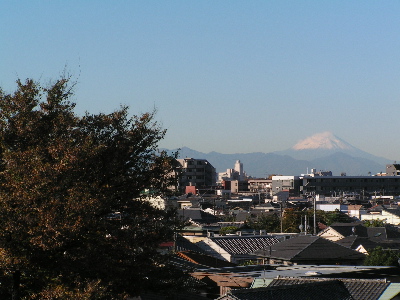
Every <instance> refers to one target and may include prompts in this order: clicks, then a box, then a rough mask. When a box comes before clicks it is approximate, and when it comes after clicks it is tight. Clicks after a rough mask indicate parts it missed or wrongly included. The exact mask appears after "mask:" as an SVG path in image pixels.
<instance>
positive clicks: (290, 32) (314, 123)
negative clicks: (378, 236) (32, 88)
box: [0, 0, 400, 160]
mask: <svg viewBox="0 0 400 300" xmlns="http://www.w3.org/2000/svg"><path fill="white" fill-rule="evenodd" d="M399 15H400V2H398V1H317V0H315V1H299V0H296V1H234V0H231V1H187V0H185V1H149V0H146V1H115V0H114V1H74V0H69V1H57V0H51V1H50V0H48V1H31V0H30V1H22V0H21V1H8V0H4V1H1V2H0V26H1V33H0V58H1V59H0V86H1V87H2V88H3V90H5V91H7V92H12V91H13V90H14V89H15V80H16V79H17V78H21V79H25V78H28V77H29V78H34V79H37V80H40V81H41V82H42V83H47V82H49V81H50V80H51V79H56V78H58V77H59V75H60V74H62V73H63V70H64V69H66V70H67V72H68V73H70V74H72V75H73V77H74V78H75V79H76V81H77V82H78V84H77V86H76V89H75V95H74V97H73V100H74V101H75V102H76V103H77V112H78V113H79V114H83V113H84V112H85V111H89V112H91V113H98V112H104V113H108V112H112V111H113V110H115V109H117V108H119V106H120V105H121V104H123V105H128V106H129V107H130V112H131V113H132V114H140V113H143V112H146V111H151V110H153V108H157V111H158V112H157V117H156V118H157V120H158V121H159V122H160V123H161V124H162V126H163V127H164V128H166V129H167V130H168V132H167V135H166V138H165V140H164V141H163V142H162V143H161V144H160V146H162V147H166V148H170V149H173V148H178V147H183V146H187V147H190V148H192V149H195V150H198V151H202V152H210V151H217V152H221V153H246V152H271V151H276V150H284V149H287V148H289V147H291V146H293V145H294V144H295V143H296V142H297V141H299V140H301V139H304V138H306V137H308V136H310V135H313V134H315V133H318V132H323V131H331V132H333V133H334V134H335V135H337V136H338V137H340V138H342V139H344V140H345V141H347V142H349V143H351V144H352V145H353V146H355V147H358V148H360V149H362V150H364V151H367V152H369V153H371V154H375V155H379V156H383V157H386V158H389V159H393V160H400V138H399V129H400V117H399V116H400V114H399V112H400V101H399V100H400V99H399V98H400V51H399V50H400V18H399Z"/></svg>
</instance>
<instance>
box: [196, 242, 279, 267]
mask: <svg viewBox="0 0 400 300" xmlns="http://www.w3.org/2000/svg"><path fill="white" fill-rule="evenodd" d="M276 243H279V239H278V238H276V237H274V236H269V235H268V236H267V235H254V236H215V237H208V238H207V239H204V240H203V241H201V242H198V243H197V244H196V245H197V246H199V247H200V248H202V249H204V250H206V252H207V253H208V254H209V255H212V256H214V257H217V258H220V259H224V260H226V261H229V262H233V263H237V264H239V263H241V262H246V261H252V260H254V261H255V260H256V256H255V255H254V254H253V253H254V252H255V251H256V250H260V249H268V248H269V247H270V246H271V245H273V244H276Z"/></svg>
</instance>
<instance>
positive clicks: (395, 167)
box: [386, 163, 400, 176]
mask: <svg viewBox="0 0 400 300" xmlns="http://www.w3.org/2000/svg"><path fill="white" fill-rule="evenodd" d="M386 176H400V164H396V163H394V164H390V165H386Z"/></svg>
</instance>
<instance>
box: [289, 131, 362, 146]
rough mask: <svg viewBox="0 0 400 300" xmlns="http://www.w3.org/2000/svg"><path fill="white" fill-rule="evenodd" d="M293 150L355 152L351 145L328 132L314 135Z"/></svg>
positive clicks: (299, 143)
mask: <svg viewBox="0 0 400 300" xmlns="http://www.w3.org/2000/svg"><path fill="white" fill-rule="evenodd" d="M292 149H293V150H306V149H329V150H334V149H341V150H355V148H354V147H353V146H352V145H350V144H349V143H347V142H345V141H343V140H342V139H340V138H338V137H337V136H335V135H334V134H333V133H331V132H329V131H326V132H322V133H317V134H314V135H313V136H310V137H308V138H306V139H304V140H302V141H300V142H298V143H297V144H296V145H294V146H293V147H292Z"/></svg>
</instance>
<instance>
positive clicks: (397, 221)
mask: <svg viewBox="0 0 400 300" xmlns="http://www.w3.org/2000/svg"><path fill="white" fill-rule="evenodd" d="M366 220H369V221H373V220H384V221H386V223H388V224H392V225H400V217H399V216H396V215H394V214H391V213H390V212H387V211H385V210H383V211H382V212H380V213H369V214H362V215H361V221H366Z"/></svg>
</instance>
